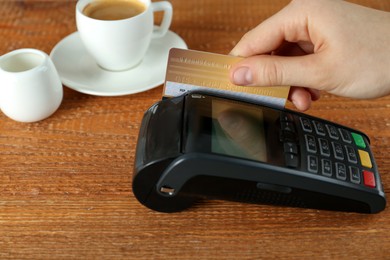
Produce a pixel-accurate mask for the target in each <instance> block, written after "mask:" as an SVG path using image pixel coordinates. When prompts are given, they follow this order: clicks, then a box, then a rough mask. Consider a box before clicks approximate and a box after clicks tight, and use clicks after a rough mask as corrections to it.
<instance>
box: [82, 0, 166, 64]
mask: <svg viewBox="0 0 390 260" xmlns="http://www.w3.org/2000/svg"><path fill="white" fill-rule="evenodd" d="M97 1H102V0H80V1H79V2H78V3H77V5H76V23H77V29H78V31H79V33H80V37H81V40H82V42H83V43H84V46H85V47H86V49H87V51H88V52H89V54H90V55H91V56H92V57H93V58H94V59H95V61H96V62H97V64H98V65H99V66H100V67H102V68H103V69H106V70H111V71H122V70H127V69H130V68H133V67H135V66H137V65H138V64H139V63H141V61H142V58H143V57H144V56H145V54H146V52H147V50H148V47H149V45H150V42H151V39H152V38H159V37H163V36H164V35H165V34H166V32H167V31H168V28H169V26H170V24H171V21H172V5H171V4H170V3H169V2H167V1H162V2H154V3H152V2H151V1H150V0H137V1H139V2H142V3H143V4H144V5H145V10H144V11H143V12H142V13H140V14H138V15H136V16H133V17H130V18H126V19H120V20H99V19H94V18H91V17H89V16H87V15H85V14H84V13H83V10H84V9H85V7H86V6H87V5H88V4H91V3H93V2H97ZM106 1H107V0H106ZM133 1H136V0H133ZM157 11H163V12H164V16H163V19H162V22H161V25H160V26H158V27H157V26H156V28H154V14H153V13H154V12H157Z"/></svg>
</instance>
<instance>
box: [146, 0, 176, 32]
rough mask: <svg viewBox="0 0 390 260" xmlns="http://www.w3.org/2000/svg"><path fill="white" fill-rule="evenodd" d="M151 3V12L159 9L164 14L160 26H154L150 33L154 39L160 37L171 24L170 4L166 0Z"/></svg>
mask: <svg viewBox="0 0 390 260" xmlns="http://www.w3.org/2000/svg"><path fill="white" fill-rule="evenodd" d="M151 4H152V8H153V12H159V11H163V12H164V16H163V19H162V21H161V24H160V26H158V27H155V29H154V31H153V35H152V38H154V39H156V38H161V37H163V36H164V35H165V34H166V33H167V31H168V29H169V26H170V25H171V22H172V5H171V3H170V2H167V1H161V2H153V3H151Z"/></svg>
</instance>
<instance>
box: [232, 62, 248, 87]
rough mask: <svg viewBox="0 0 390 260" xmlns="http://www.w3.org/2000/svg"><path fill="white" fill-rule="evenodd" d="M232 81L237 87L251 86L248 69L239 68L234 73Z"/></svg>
mask: <svg viewBox="0 0 390 260" xmlns="http://www.w3.org/2000/svg"><path fill="white" fill-rule="evenodd" d="M233 81H234V84H236V85H239V86H245V85H249V84H252V72H251V71H250V69H249V68H248V67H240V68H238V69H236V71H234V73H233Z"/></svg>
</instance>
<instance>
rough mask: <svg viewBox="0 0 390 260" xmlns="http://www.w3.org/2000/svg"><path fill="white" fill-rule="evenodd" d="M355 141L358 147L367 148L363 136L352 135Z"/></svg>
mask: <svg viewBox="0 0 390 260" xmlns="http://www.w3.org/2000/svg"><path fill="white" fill-rule="evenodd" d="M352 137H353V140H354V141H355V144H356V146H359V147H361V148H366V143H365V142H364V139H363V136H361V135H359V134H356V133H352Z"/></svg>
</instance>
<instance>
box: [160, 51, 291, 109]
mask: <svg viewBox="0 0 390 260" xmlns="http://www.w3.org/2000/svg"><path fill="white" fill-rule="evenodd" d="M240 60H242V58H240V57H234V56H228V55H222V54H215V53H208V52H201V51H193V50H183V49H176V48H173V49H171V50H170V52H169V58H168V66H167V74H166V78H165V84H164V91H163V96H164V97H175V96H179V95H182V94H183V93H185V92H188V91H193V90H203V91H210V92H217V93H218V92H225V93H228V94H231V95H235V96H239V97H242V98H246V99H251V100H254V101H260V102H262V103H267V104H269V105H273V106H278V107H284V106H285V104H286V99H287V97H288V92H289V90H290V87H289V86H273V87H255V86H250V87H248V86H237V85H234V84H232V83H231V82H230V80H229V69H230V67H231V66H232V65H233V64H234V63H237V62H238V61H240Z"/></svg>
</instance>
